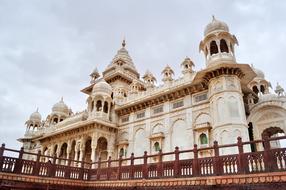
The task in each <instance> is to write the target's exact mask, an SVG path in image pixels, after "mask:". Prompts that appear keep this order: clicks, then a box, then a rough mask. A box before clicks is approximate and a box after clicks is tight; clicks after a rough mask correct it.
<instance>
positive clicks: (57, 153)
mask: <svg viewBox="0 0 286 190" xmlns="http://www.w3.org/2000/svg"><path fill="white" fill-rule="evenodd" d="M60 154H61V146H59V147H58V148H57V152H56V156H57V158H58V159H57V161H56V164H59V163H60V159H59V157H60Z"/></svg>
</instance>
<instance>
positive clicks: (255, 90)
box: [252, 86, 259, 94]
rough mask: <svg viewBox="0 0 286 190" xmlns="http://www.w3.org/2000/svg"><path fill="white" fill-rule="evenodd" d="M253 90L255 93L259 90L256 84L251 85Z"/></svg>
mask: <svg viewBox="0 0 286 190" xmlns="http://www.w3.org/2000/svg"><path fill="white" fill-rule="evenodd" d="M252 90H253V92H255V94H258V92H259V90H258V88H257V86H253V87H252Z"/></svg>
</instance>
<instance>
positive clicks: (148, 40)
mask: <svg viewBox="0 0 286 190" xmlns="http://www.w3.org/2000/svg"><path fill="white" fill-rule="evenodd" d="M285 9H286V2H285V1H254V0H253V1H227V0H222V1H211V0H206V1H189V0H180V1H168V0H167V1H166V0H164V1H163V0H158V1H132V0H128V1H111V0H107V1H92V0H84V1H71V0H62V1H57V0H50V1H37V0H27V1H20V0H19V1H16V0H14V1H10V0H6V1H5V0H2V1H0V109H1V112H0V140H1V141H3V142H6V143H7V146H9V147H18V146H19V144H17V143H16V141H15V139H17V138H19V137H21V136H22V135H23V133H24V130H25V127H24V122H25V121H26V119H27V118H28V117H29V115H30V113H32V112H33V111H34V110H35V109H36V107H39V108H40V112H41V114H42V116H43V117H46V116H47V114H49V112H50V110H51V107H52V105H53V104H54V103H56V102H57V101H59V99H60V97H61V96H64V99H65V102H66V103H67V104H68V105H69V106H70V107H72V109H73V110H74V111H80V110H82V109H84V108H85V106H86V105H85V99H86V97H85V95H84V94H82V93H80V92H79V90H80V89H82V88H83V87H85V86H86V85H88V83H89V76H88V75H89V73H90V72H91V71H92V70H93V68H94V67H95V66H97V67H98V68H99V70H100V71H103V70H104V68H105V67H106V66H107V64H108V63H109V62H110V61H111V60H112V58H113V56H114V55H115V53H116V51H117V50H118V49H119V48H120V43H121V40H122V39H123V37H124V36H125V37H126V40H127V49H128V50H129V53H130V55H131V56H132V58H133V60H134V62H135V64H136V67H137V69H138V71H140V73H141V74H143V73H144V72H145V71H146V70H147V69H150V70H151V71H152V72H153V73H154V74H155V75H156V76H157V79H158V81H160V80H161V76H160V73H161V70H162V69H163V68H164V67H165V65H166V64H169V65H170V66H171V67H172V68H173V69H174V70H175V72H176V76H177V77H178V76H179V75H180V67H179V65H180V63H181V62H182V60H183V59H184V58H185V56H189V57H191V58H192V60H193V61H194V62H195V64H196V69H197V70H199V69H201V68H203V67H204V58H203V55H202V54H200V53H199V51H198V46H199V42H200V40H201V39H202V38H203V30H204V27H205V26H206V24H207V23H209V22H210V21H211V15H212V14H215V15H216V17H217V18H218V19H220V20H223V21H225V22H226V23H228V25H229V27H230V30H231V32H232V33H234V34H235V35H236V36H237V38H238V40H239V46H238V47H237V48H236V55H237V60H238V61H239V62H242V63H253V64H254V65H255V66H256V67H258V68H260V69H262V70H264V71H265V74H266V77H267V78H268V79H269V80H270V81H271V82H272V84H276V82H278V81H279V82H280V83H281V84H282V85H283V86H284V87H286V82H285V78H286V77H285V75H284V70H285V68H286V67H285V65H284V64H285V63H284V59H283V58H284V51H285V49H286V35H285V33H286V24H285V13H284V12H285V11H284V10H285ZM151 65H152V66H151ZM274 86H275V85H274Z"/></svg>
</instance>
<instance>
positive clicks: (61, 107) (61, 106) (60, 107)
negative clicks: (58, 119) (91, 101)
mask: <svg viewBox="0 0 286 190" xmlns="http://www.w3.org/2000/svg"><path fill="white" fill-rule="evenodd" d="M52 111H53V112H61V113H65V114H68V113H69V108H68V106H67V105H66V104H65V103H64V100H63V98H62V99H61V101H59V102H58V103H56V104H55V105H54V106H53V108H52Z"/></svg>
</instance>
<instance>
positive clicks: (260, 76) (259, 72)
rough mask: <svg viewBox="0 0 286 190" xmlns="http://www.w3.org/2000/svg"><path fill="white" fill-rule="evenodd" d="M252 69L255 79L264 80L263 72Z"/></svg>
mask: <svg viewBox="0 0 286 190" xmlns="http://www.w3.org/2000/svg"><path fill="white" fill-rule="evenodd" d="M252 69H253V71H254V72H255V74H256V75H257V76H256V78H261V79H264V78H265V75H264V72H263V71H262V70H260V69H257V68H255V67H254V66H253V65H252Z"/></svg>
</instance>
